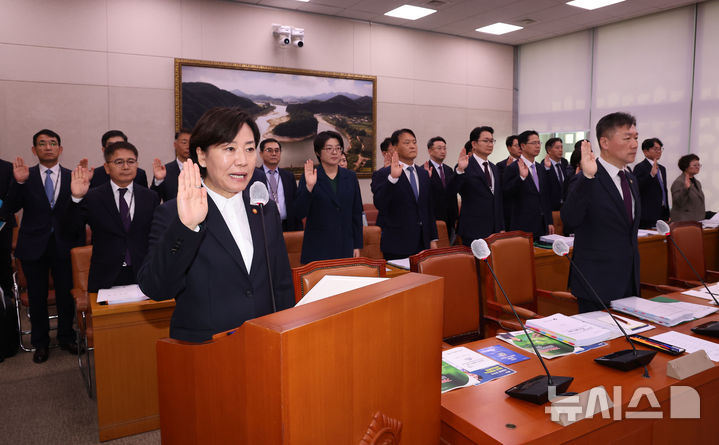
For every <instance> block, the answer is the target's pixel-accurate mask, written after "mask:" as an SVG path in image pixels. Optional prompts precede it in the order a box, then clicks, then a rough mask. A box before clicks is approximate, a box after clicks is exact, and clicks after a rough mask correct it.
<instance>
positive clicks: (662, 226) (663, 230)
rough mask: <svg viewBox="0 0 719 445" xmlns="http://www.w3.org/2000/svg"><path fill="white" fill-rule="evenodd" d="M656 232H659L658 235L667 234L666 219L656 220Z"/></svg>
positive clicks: (667, 225)
mask: <svg viewBox="0 0 719 445" xmlns="http://www.w3.org/2000/svg"><path fill="white" fill-rule="evenodd" d="M657 232H659V234H660V235H664V236H667V235H669V224H667V223H666V221H662V220H661V219H660V220H659V221H657Z"/></svg>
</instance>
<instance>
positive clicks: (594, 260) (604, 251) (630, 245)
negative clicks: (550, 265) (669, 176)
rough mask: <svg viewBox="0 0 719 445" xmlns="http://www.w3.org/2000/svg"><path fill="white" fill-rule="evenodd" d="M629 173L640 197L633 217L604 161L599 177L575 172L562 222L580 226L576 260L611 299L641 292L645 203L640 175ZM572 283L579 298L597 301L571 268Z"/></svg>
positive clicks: (636, 197) (631, 185)
mask: <svg viewBox="0 0 719 445" xmlns="http://www.w3.org/2000/svg"><path fill="white" fill-rule="evenodd" d="M627 178H628V179H629V181H630V182H629V188H630V190H631V192H632V196H633V197H634V212H635V215H634V218H633V221H630V220H629V218H628V217H627V212H626V210H625V208H624V201H623V200H622V197H621V194H620V193H619V190H617V187H616V186H615V185H614V182H613V181H612V178H610V177H609V174H608V173H607V171H606V170H605V169H604V167H602V165H601V164H600V163H597V174H596V175H595V177H594V178H593V179H587V178H586V177H585V176H584V174H582V172H579V173H578V174H577V175H575V176H574V178H572V182H571V184H570V185H569V187H570V190H569V193H568V194H567V200H566V201H565V202H564V205H563V206H562V210H561V215H562V222H563V223H564V224H565V225H569V226H571V227H574V228H575V231H574V254H573V255H574V262H575V263H576V265H577V267H578V268H579V270H580V271H581V272H582V273H583V274H584V276H585V277H586V278H587V280H588V281H589V282H590V283H591V285H592V286H593V287H594V289H595V290H596V291H597V294H599V297H600V298H601V299H602V300H604V301H606V302H608V301H611V300H616V299H618V298H624V297H629V296H633V295H637V296H638V295H639V249H638V247H637V229H638V228H639V220H640V215H641V206H640V199H639V189H638V187H637V181H636V179H635V178H634V176H633V175H632V174H628V175H627ZM569 287H570V288H571V290H572V293H573V294H574V295H575V296H576V297H577V298H583V299H586V300H589V301H592V302H594V301H596V300H595V298H594V297H593V294H592V292H591V290H590V289H588V288H587V287H586V285H585V284H584V282H583V281H582V280H581V279H580V278H579V277H578V276H577V274H576V273H570V277H569Z"/></svg>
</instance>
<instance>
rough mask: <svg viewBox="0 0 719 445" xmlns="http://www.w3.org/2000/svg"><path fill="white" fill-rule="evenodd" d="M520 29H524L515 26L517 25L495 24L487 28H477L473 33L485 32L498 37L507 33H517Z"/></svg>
mask: <svg viewBox="0 0 719 445" xmlns="http://www.w3.org/2000/svg"><path fill="white" fill-rule="evenodd" d="M520 29H524V28H523V27H521V26H517V25H508V24H506V23H502V22H498V23H495V24H494V25H488V26H483V27H481V28H477V29H475V31H479V32H485V33H487V34H495V35H498V36H499V35H502V34H507V33H508V32H512V31H518V30H520Z"/></svg>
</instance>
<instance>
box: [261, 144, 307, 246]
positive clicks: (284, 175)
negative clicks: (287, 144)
mask: <svg viewBox="0 0 719 445" xmlns="http://www.w3.org/2000/svg"><path fill="white" fill-rule="evenodd" d="M281 157H282V145H280V143H279V141H277V139H272V138H269V139H265V140H263V141H262V142H260V158H261V159H262V167H258V169H259V170H261V171H262V172H263V173H264V174H265V177H266V178H267V180H266V182H265V184H266V185H267V189H268V190H269V192H270V199H272V200H273V201H275V203H276V204H277V209H278V210H279V212H280V219H281V220H282V231H284V232H291V231H294V230H302V220H300V219H298V218H297V217H296V216H295V210H294V205H293V203H294V202H295V196H297V183H296V182H295V175H294V174H293V173H292V172H291V171H289V170H286V169H284V168H279V165H280V159H281Z"/></svg>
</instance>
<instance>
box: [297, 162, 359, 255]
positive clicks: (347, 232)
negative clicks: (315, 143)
mask: <svg viewBox="0 0 719 445" xmlns="http://www.w3.org/2000/svg"><path fill="white" fill-rule="evenodd" d="M336 179H337V193H336V194H335V193H334V192H333V191H332V186H331V185H330V178H329V177H328V176H327V174H326V173H325V171H324V169H323V168H322V166H321V165H319V166H317V183H316V184H315V186H314V188H313V189H312V193H310V192H309V191H308V190H307V186H306V185H305V177H304V175H302V176H301V177H300V185H299V187H298V189H297V199H296V200H295V202H294V207H295V209H294V210H295V214H296V215H297V217H298V218H300V219H301V218H304V217H307V221H306V224H305V234H304V239H303V240H302V257H301V261H302V262H303V263H305V264H306V263H309V262H311V261H317V260H329V259H334V258H351V257H352V250H353V249H361V248H362V196H361V194H360V188H359V181H357V175H356V174H355V172H353V171H349V170H347V169H345V168H342V167H339V170H338V171H337V176H336Z"/></svg>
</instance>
